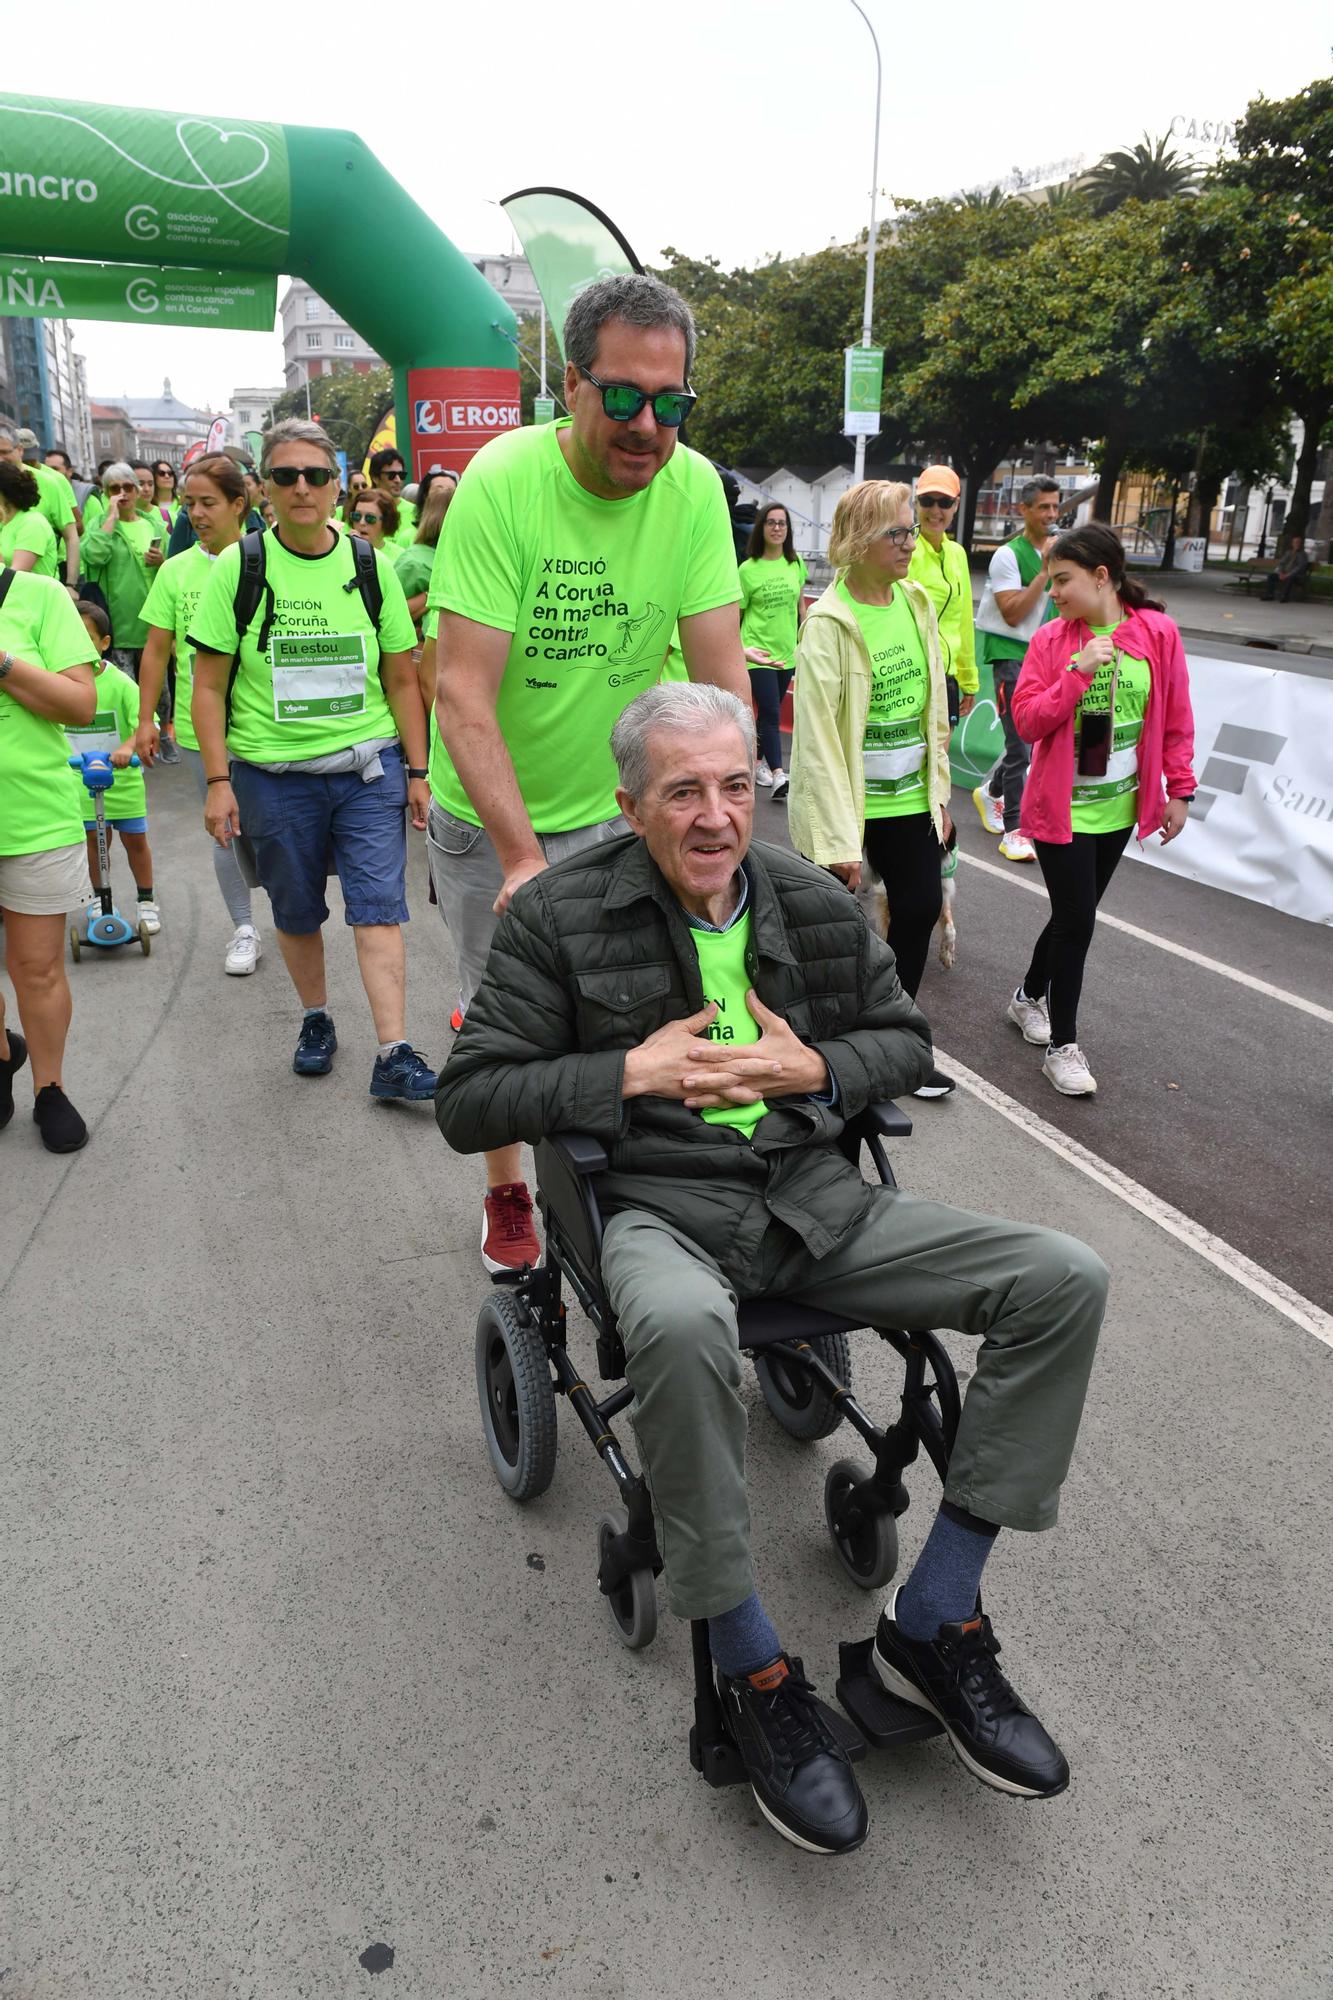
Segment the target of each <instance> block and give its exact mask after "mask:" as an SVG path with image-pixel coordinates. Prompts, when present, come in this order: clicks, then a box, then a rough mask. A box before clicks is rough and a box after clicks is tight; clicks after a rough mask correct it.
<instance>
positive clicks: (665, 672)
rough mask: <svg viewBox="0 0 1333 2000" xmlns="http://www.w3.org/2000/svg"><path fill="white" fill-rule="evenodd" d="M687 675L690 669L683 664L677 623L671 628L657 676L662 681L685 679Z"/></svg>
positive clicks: (683, 656) (683, 659) (683, 657)
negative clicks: (664, 656) (669, 641)
mask: <svg viewBox="0 0 1333 2000" xmlns="http://www.w3.org/2000/svg"><path fill="white" fill-rule="evenodd" d="M689 677H690V670H689V668H688V667H687V666H686V664H685V655H684V653H683V652H682V651H681V645H680V627H679V625H673V626H672V628H671V643H670V645H669V646H668V647H667V649H666V658H665V660H663V662H662V672H661V674H660V676H659V678H660V679H661V680H664V681H687V680H688V679H689Z"/></svg>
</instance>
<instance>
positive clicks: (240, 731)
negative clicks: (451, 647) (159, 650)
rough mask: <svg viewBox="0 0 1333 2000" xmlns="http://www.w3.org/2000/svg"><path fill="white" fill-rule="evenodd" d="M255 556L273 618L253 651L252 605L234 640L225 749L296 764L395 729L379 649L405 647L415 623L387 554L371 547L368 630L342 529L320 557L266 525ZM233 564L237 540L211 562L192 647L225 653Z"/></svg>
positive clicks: (259, 621) (256, 623)
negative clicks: (372, 602)
mask: <svg viewBox="0 0 1333 2000" xmlns="http://www.w3.org/2000/svg"><path fill="white" fill-rule="evenodd" d="M264 554H265V561H266V574H267V580H268V587H269V589H270V590H271V591H272V592H273V624H272V629H271V633H270V637H269V643H268V645H267V647H266V648H265V650H264V652H263V653H261V652H260V650H259V647H258V644H257V640H258V636H259V631H260V627H261V626H262V625H263V623H264V617H265V607H264V605H263V604H261V605H260V606H259V608H258V610H257V611H256V612H255V615H254V617H253V618H252V619H251V620H250V624H249V626H248V628H247V630H246V634H245V637H244V639H243V640H242V642H241V649H240V666H239V669H238V671H237V674H236V679H235V682H234V684H233V686H232V693H231V725H230V727H229V728H228V730H227V748H228V750H229V751H230V752H231V754H232V756H233V757H240V758H243V759H244V760H246V761H247V762H249V763H252V764H280V763H286V762H287V761H289V760H292V761H297V762H299V761H300V760H301V759H302V758H305V757H324V756H327V755H328V754H329V752H330V751H332V750H346V749H347V748H348V747H349V746H350V745H351V744H353V743H366V742H369V741H370V740H371V739H373V738H375V737H394V736H397V734H398V724H397V723H396V722H395V721H394V719H393V712H392V710H391V709H390V707H389V704H388V702H387V701H386V700H385V698H384V689H383V687H382V685H381V683H380V676H379V664H380V654H381V650H382V651H383V652H385V653H406V652H410V651H411V649H412V647H413V646H414V645H415V644H416V628H415V626H414V625H413V623H412V620H411V618H410V617H409V615H408V610H407V599H406V598H405V597H404V596H403V586H402V585H401V584H400V583H399V581H398V579H397V577H396V576H395V575H394V573H393V564H392V563H391V562H390V561H389V558H388V557H387V556H385V555H382V554H381V553H380V552H379V551H378V550H376V552H375V566H376V568H377V570H378V571H379V580H380V588H381V590H382V591H383V593H384V603H383V607H382V610H381V612H380V629H379V635H378V637H377V636H376V633H375V629H374V626H373V625H372V624H371V621H370V616H369V614H368V612H367V611H366V607H365V605H364V604H363V603H362V602H361V593H360V591H359V590H357V588H356V586H355V581H354V579H355V575H356V570H355V565H354V563H353V559H352V549H351V544H350V542H349V541H348V539H347V537H346V536H345V535H338V536H337V537H336V538H335V540H334V543H333V547H332V548H331V549H330V550H329V551H328V552H327V553H326V554H324V555H322V556H302V555H297V554H296V553H295V552H294V551H293V550H291V549H289V548H287V547H286V546H285V545H284V544H283V543H282V542H280V541H279V540H278V537H277V534H276V532H275V531H274V530H273V529H271V528H270V529H269V531H268V533H267V534H266V535H265V537H264ZM240 563H241V554H240V544H239V543H234V544H233V545H232V547H231V548H229V549H224V550H223V552H222V554H221V555H220V556H219V557H218V559H217V561H216V562H215V563H214V565H213V574H212V575H211V576H210V577H209V579H208V582H207V584H206V585H205V588H204V591H203V594H202V596H201V598H200V600H199V606H198V609H197V610H196V612H195V615H194V617H193V619H192V620H191V623H190V630H189V643H190V644H191V645H192V646H195V647H200V646H202V647H203V648H204V649H205V650H206V651H207V652H210V653H225V654H227V655H228V657H230V656H231V655H232V654H234V653H235V651H236V613H235V604H236V585H237V582H238V580H239V575H240ZM349 584H351V586H352V587H351V589H350V590H349V589H348V585H349Z"/></svg>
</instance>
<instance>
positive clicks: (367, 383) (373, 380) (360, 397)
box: [273, 368, 393, 468]
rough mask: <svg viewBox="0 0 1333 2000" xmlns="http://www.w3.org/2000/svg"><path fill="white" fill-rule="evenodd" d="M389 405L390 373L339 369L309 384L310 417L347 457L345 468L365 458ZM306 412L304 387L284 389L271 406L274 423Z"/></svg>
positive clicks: (359, 462)
mask: <svg viewBox="0 0 1333 2000" xmlns="http://www.w3.org/2000/svg"><path fill="white" fill-rule="evenodd" d="M392 401H393V370H392V369H391V368H372V369H370V370H369V371H368V372H367V373H366V374H364V375H358V374H357V372H356V370H355V369H354V368H342V369H339V370H338V371H337V373H336V374H333V375H320V376H317V377H316V378H315V379H314V380H313V381H312V382H311V384H310V409H311V413H312V414H313V413H314V412H316V411H318V413H319V421H320V423H321V424H322V425H323V426H324V429H325V430H326V431H327V432H328V434H329V436H330V437H331V438H332V439H333V442H334V443H335V444H336V445H337V446H338V449H339V450H340V451H345V452H346V453H347V463H348V466H349V467H353V468H354V467H356V466H359V465H360V464H361V462H362V460H363V459H364V458H365V455H366V451H367V449H368V447H369V444H370V440H371V438H372V437H373V436H374V435H375V427H376V425H377V424H378V422H379V420H380V417H381V416H382V415H383V413H384V411H385V410H386V409H387V408H388V406H389V404H390V403H392ZM305 412H306V392H305V388H304V385H303V386H302V387H301V388H299V389H288V390H287V391H286V392H285V393H284V394H283V395H281V396H279V397H278V399H277V401H276V402H275V403H274V405H273V417H274V421H275V422H280V421H281V420H282V418H283V417H303V416H304V415H305Z"/></svg>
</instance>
